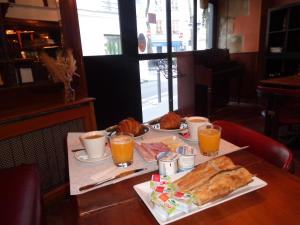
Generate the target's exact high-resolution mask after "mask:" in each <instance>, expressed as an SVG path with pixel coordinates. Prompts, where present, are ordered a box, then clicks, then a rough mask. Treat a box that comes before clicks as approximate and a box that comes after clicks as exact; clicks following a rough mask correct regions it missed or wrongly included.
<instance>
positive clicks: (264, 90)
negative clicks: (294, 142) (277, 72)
mask: <svg viewBox="0 0 300 225" xmlns="http://www.w3.org/2000/svg"><path fill="white" fill-rule="evenodd" d="M257 93H258V95H259V96H260V97H265V98H266V100H267V101H266V109H265V113H264V116H265V134H266V135H269V136H271V137H273V138H275V139H278V138H279V128H280V127H281V126H288V127H289V128H291V127H292V126H299V125H300V90H299V89H286V88H275V87H267V86H263V85H259V86H257ZM298 132H299V130H298ZM294 136H299V133H298V134H297V131H296V134H295V135H294Z"/></svg>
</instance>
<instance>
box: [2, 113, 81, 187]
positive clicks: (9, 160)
mask: <svg viewBox="0 0 300 225" xmlns="http://www.w3.org/2000/svg"><path fill="white" fill-rule="evenodd" d="M83 131H85V129H84V121H83V119H75V120H71V121H68V122H64V123H60V124H58V125H54V126H50V127H47V128H43V129H40V130H35V131H33V132H29V133H26V134H23V135H20V136H16V137H13V138H9V139H5V140H1V141H0V168H10V167H14V166H18V165H20V164H30V163H35V164H37V166H38V170H39V174H40V178H41V188H42V192H43V193H46V192H48V191H49V190H51V189H53V188H56V187H59V186H60V185H62V184H64V183H66V182H68V162H67V142H66V138H67V133H68V132H83ZM12 179H13V178H12Z"/></svg>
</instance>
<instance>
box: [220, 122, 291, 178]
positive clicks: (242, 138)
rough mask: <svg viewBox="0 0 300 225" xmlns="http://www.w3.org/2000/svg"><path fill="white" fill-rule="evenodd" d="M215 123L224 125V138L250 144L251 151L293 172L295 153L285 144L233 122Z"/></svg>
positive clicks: (236, 142) (240, 143)
mask: <svg viewBox="0 0 300 225" xmlns="http://www.w3.org/2000/svg"><path fill="white" fill-rule="evenodd" d="M214 124H218V125H219V126H221V127H222V138H224V139H225V140H227V141H230V142H232V143H233V144H235V145H238V146H246V145H249V148H248V150H249V151H250V152H251V153H253V154H255V155H257V156H259V157H261V158H263V159H264V160H266V161H268V162H270V163H272V164H274V165H275V166H277V167H280V168H282V169H283V170H287V171H290V172H293V154H292V152H291V151H290V150H289V149H288V148H287V147H286V146H285V145H283V144H281V143H279V142H277V141H275V140H273V139H271V138H269V137H267V136H265V135H263V134H261V133H258V132H256V131H254V130H251V129H249V128H246V127H244V126H241V125H238V124H236V123H233V122H229V121H224V120H218V121H215V122H214Z"/></svg>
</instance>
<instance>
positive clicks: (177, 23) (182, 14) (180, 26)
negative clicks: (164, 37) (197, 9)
mask: <svg viewBox="0 0 300 225" xmlns="http://www.w3.org/2000/svg"><path fill="white" fill-rule="evenodd" d="M193 8H194V7H193V0H172V1H171V18H172V24H171V26H172V52H182V51H191V50H192V49H193V46H192V37H193V17H194V14H193V12H194V9H193Z"/></svg>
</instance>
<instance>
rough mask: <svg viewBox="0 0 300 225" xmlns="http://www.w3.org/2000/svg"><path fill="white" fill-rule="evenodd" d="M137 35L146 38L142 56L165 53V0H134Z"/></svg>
mask: <svg viewBox="0 0 300 225" xmlns="http://www.w3.org/2000/svg"><path fill="white" fill-rule="evenodd" d="M136 16H137V18H136V21H137V31H138V32H137V33H138V34H143V35H144V36H145V37H146V48H145V51H143V52H142V51H139V53H142V54H148V53H165V52H167V34H166V0H158V1H145V0H136Z"/></svg>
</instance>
